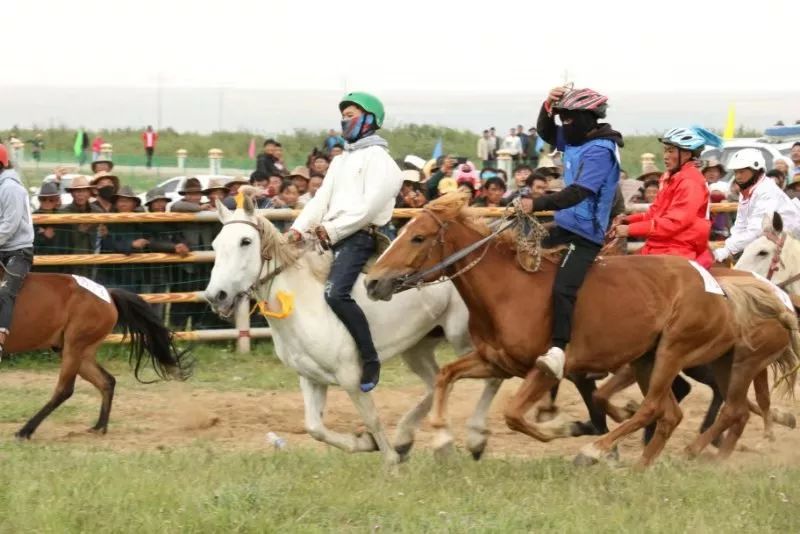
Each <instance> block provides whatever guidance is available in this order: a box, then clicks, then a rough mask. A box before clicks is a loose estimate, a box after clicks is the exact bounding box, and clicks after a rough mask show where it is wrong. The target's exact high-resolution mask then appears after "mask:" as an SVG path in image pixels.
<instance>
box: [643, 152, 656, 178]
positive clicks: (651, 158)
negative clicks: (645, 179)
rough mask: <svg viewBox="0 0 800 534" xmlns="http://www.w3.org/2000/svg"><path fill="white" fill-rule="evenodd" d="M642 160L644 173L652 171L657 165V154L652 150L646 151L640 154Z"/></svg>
mask: <svg viewBox="0 0 800 534" xmlns="http://www.w3.org/2000/svg"><path fill="white" fill-rule="evenodd" d="M639 157H640V159H641V162H642V174H645V173H647V172H650V171H652V170H653V168H655V167H656V156H655V155H654V154H651V153H650V152H645V153H644V154H642V155H641V156H639Z"/></svg>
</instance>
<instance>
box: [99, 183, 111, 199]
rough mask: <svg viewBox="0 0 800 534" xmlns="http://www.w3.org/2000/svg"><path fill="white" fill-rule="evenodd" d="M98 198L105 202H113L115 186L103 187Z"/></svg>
mask: <svg viewBox="0 0 800 534" xmlns="http://www.w3.org/2000/svg"><path fill="white" fill-rule="evenodd" d="M97 196H99V197H100V198H102V199H103V200H111V198H112V197H113V196H114V186H113V185H106V186H103V187H101V188H100V189H98V190H97Z"/></svg>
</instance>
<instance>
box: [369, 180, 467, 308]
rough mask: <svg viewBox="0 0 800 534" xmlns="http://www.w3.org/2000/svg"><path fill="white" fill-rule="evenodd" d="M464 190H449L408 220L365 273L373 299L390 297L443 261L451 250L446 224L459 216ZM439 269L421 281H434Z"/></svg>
mask: <svg viewBox="0 0 800 534" xmlns="http://www.w3.org/2000/svg"><path fill="white" fill-rule="evenodd" d="M468 198H469V197H468V195H466V194H464V193H450V194H448V195H445V196H443V197H441V198H439V199H437V200H434V201H432V202H430V203H429V204H427V205H426V206H425V208H424V209H423V211H422V212H421V213H420V214H419V215H417V216H416V217H414V218H413V219H411V220H410V221H409V222H408V223H407V224H406V225H405V226H404V227H403V229H402V230H401V231H400V234H399V235H398V236H397V239H395V240H394V241H393V242H392V245H391V246H390V247H389V248H388V249H386V252H384V253H383V254H382V255H381V257H380V258H378V261H377V262H376V263H375V265H374V266H373V267H372V269H370V271H369V274H368V275H367V279H366V284H367V293H368V295H369V296H370V298H371V299H373V300H390V299H391V298H392V295H393V294H394V293H395V292H397V290H399V289H401V286H402V285H403V282H405V281H407V280H408V278H409V277H410V276H413V275H414V274H417V273H420V272H424V271H425V270H426V269H429V268H430V267H433V266H434V265H436V264H437V263H439V262H440V261H442V260H443V259H444V258H445V257H446V256H447V253H446V252H445V250H446V249H447V250H450V251H451V252H452V250H451V247H447V246H446V240H445V233H446V231H447V227H448V226H449V225H450V224H451V223H452V222H454V221H455V220H456V219H457V218H458V214H459V212H460V211H461V208H463V207H464V206H465V205H466V203H467V200H468ZM441 274H442V273H441V272H436V273H431V274H430V276H428V277H427V279H423V280H420V282H429V281H433V280H435V279H437V278H439V277H440V276H441Z"/></svg>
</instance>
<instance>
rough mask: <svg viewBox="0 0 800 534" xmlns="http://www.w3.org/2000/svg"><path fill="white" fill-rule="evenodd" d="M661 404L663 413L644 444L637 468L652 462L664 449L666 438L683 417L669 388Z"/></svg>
mask: <svg viewBox="0 0 800 534" xmlns="http://www.w3.org/2000/svg"><path fill="white" fill-rule="evenodd" d="M662 404H663V409H664V414H663V415H662V416H661V418H659V420H658V422H657V423H656V426H655V430H654V431H653V434H652V436H651V437H650V439H649V440H648V442H647V444H646V445H645V448H644V451H643V452H642V456H641V458H640V459H639V461H638V462H637V467H638V468H645V467H648V466H649V465H650V464H651V463H653V460H654V459H655V458H656V457H657V456H658V455H659V454H660V453H661V451H662V450H663V449H664V445H666V443H667V440H668V439H669V438H670V436H672V433H673V432H674V431H675V428H677V426H678V425H679V424H680V422H681V419H683V413H682V412H681V408H680V406H679V405H678V399H677V398H676V397H675V394H674V393H673V391H672V390H671V389H670V390H669V391H668V392H667V396H666V398H665V399H664V401H663V403H662ZM651 424H652V423H651Z"/></svg>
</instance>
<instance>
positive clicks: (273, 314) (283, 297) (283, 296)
mask: <svg viewBox="0 0 800 534" xmlns="http://www.w3.org/2000/svg"><path fill="white" fill-rule="evenodd" d="M276 297H277V299H278V303H279V304H280V305H281V309H280V311H271V310H270V309H269V304H268V303H267V301H265V300H260V301H258V302H256V304H255V306H253V309H252V310H250V315H252V314H253V313H254V312H255V311H256V310H258V313H260V314H261V315H262V316H264V317H267V318H271V319H286V318H287V317H289V316H290V315H291V314H292V312H294V295H293V294H292V293H287V292H286V291H278V294H277V295H276Z"/></svg>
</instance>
